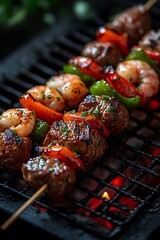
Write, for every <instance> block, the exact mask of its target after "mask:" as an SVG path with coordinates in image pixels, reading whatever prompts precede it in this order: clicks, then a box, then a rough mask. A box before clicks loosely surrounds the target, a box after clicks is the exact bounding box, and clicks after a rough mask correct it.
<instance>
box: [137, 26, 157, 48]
mask: <svg viewBox="0 0 160 240" xmlns="http://www.w3.org/2000/svg"><path fill="white" fill-rule="evenodd" d="M138 45H140V46H144V47H149V48H151V49H155V50H158V51H160V29H158V30H157V31H155V30H150V31H149V32H148V33H146V34H145V35H144V36H143V38H142V39H141V40H140V41H139V44H138Z"/></svg>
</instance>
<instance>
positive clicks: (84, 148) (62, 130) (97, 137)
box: [43, 120, 107, 167]
mask: <svg viewBox="0 0 160 240" xmlns="http://www.w3.org/2000/svg"><path fill="white" fill-rule="evenodd" d="M48 144H52V145H62V146H65V147H68V148H69V149H70V150H72V151H74V152H76V153H78V154H80V159H81V160H82V161H83V163H84V164H85V167H87V166H91V164H92V162H94V161H95V160H98V159H100V158H101V157H102V156H103V155H104V152H105V150H106V147H107V144H106V140H105V137H104V136H103V135H102V134H101V133H100V131H98V130H96V129H93V128H91V126H90V124H87V123H85V122H77V121H66V122H64V121H62V120H60V121H56V122H54V123H53V124H52V125H51V127H50V131H49V132H48V133H47V135H46V138H45V140H44V142H43V145H48Z"/></svg>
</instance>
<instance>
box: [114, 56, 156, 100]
mask: <svg viewBox="0 0 160 240" xmlns="http://www.w3.org/2000/svg"><path fill="white" fill-rule="evenodd" d="M116 71H117V73H118V74H119V75H120V76H122V77H124V78H126V79H127V80H128V81H130V82H131V83H133V84H134V85H135V86H136V87H138V89H139V91H140V92H142V94H143V95H144V100H147V99H148V98H150V97H152V96H154V95H155V94H156V93H157V92H158V89H159V78H158V75H157V73H156V72H155V70H154V69H153V68H152V67H151V66H150V65H149V64H148V63H146V62H143V61H139V60H129V61H124V62H121V63H119V64H118V66H117V69H116Z"/></svg>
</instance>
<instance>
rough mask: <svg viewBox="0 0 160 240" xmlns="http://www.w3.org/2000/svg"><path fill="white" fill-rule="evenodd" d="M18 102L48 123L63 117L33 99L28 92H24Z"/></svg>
mask: <svg viewBox="0 0 160 240" xmlns="http://www.w3.org/2000/svg"><path fill="white" fill-rule="evenodd" d="M19 102H20V104H21V105H22V106H23V107H25V108H28V109H29V110H32V111H34V112H35V115H36V117H37V118H39V119H42V120H44V121H45V122H47V123H48V124H49V125H51V124H52V123H53V122H54V121H58V120H61V119H63V114H62V113H59V112H56V111H54V110H52V109H50V108H48V107H46V106H44V105H43V104H42V103H40V102H39V101H37V100H35V99H34V98H33V97H32V95H31V94H30V93H25V94H24V95H22V96H21V97H20V99H19Z"/></svg>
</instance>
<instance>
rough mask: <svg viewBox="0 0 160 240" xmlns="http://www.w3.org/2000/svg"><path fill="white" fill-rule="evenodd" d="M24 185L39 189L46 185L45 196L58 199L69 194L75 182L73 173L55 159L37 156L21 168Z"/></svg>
mask: <svg viewBox="0 0 160 240" xmlns="http://www.w3.org/2000/svg"><path fill="white" fill-rule="evenodd" d="M22 174H23V178H24V180H25V182H26V183H28V184H29V185H31V186H32V187H34V188H40V187H41V186H42V185H43V184H44V183H48V188H47V190H46V194H48V195H50V196H55V197H59V196H62V195H64V194H65V193H67V192H69V191H70V190H71V189H72V187H73V184H74V183H75V181H76V175H75V171H74V170H73V169H72V168H70V167H69V166H67V165H66V164H65V163H63V162H60V161H59V160H58V159H57V158H49V157H47V156H37V157H33V158H30V159H29V160H28V161H27V162H26V163H25V164H23V166H22Z"/></svg>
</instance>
